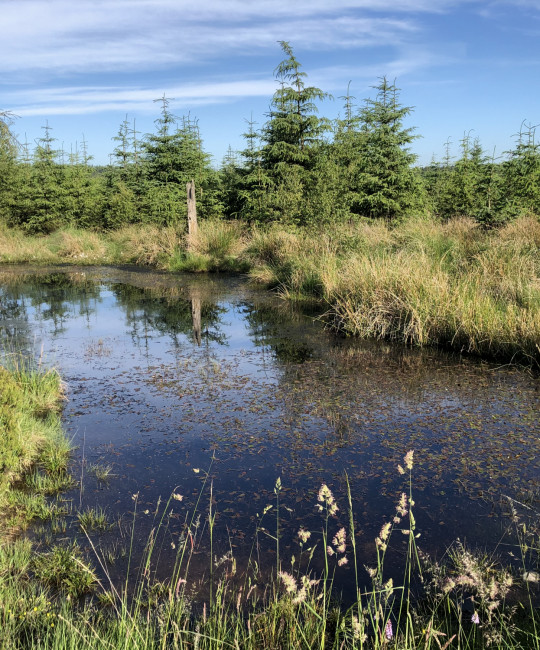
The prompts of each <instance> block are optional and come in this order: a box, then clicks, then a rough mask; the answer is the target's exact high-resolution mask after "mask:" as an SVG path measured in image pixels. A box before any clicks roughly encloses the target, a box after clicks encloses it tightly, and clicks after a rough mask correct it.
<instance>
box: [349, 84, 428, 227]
mask: <svg viewBox="0 0 540 650" xmlns="http://www.w3.org/2000/svg"><path fill="white" fill-rule="evenodd" d="M375 89H376V90H377V96H376V98H375V99H367V100H365V103H364V107H363V108H362V109H361V111H360V115H359V118H360V123H361V130H360V134H359V135H358V138H357V140H356V143H355V144H356V147H357V159H358V163H357V164H358V168H357V170H356V176H357V183H358V185H357V191H358V198H357V202H356V205H355V206H354V207H353V209H354V211H355V212H358V213H359V214H362V215H364V216H368V217H375V218H385V219H395V218H396V217H402V216H404V215H405V214H407V212H408V211H410V210H411V209H414V208H418V207H420V206H419V199H418V197H419V195H420V194H421V191H420V183H419V181H418V177H417V176H416V175H415V174H414V172H413V170H412V167H411V166H412V164H413V163H414V162H415V160H416V156H415V155H414V154H413V153H411V152H410V150H409V148H408V145H410V144H411V143H412V142H413V140H414V139H415V138H416V137H417V136H415V135H413V129H411V128H405V127H404V126H403V120H404V118H405V117H407V116H408V115H409V114H410V112H411V111H412V109H411V108H410V107H405V106H402V105H400V104H399V102H398V100H399V89H398V88H397V87H396V85H395V84H394V83H392V84H391V83H389V82H388V80H387V79H386V77H383V78H382V79H381V81H380V83H379V84H378V85H377V86H375Z"/></svg>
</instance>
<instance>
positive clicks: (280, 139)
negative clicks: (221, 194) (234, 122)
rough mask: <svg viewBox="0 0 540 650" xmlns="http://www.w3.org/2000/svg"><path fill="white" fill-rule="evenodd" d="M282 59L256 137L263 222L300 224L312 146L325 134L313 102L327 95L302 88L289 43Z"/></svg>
mask: <svg viewBox="0 0 540 650" xmlns="http://www.w3.org/2000/svg"><path fill="white" fill-rule="evenodd" d="M280 45H281V49H282V50H283V52H284V54H285V55H286V58H285V59H284V60H283V61H282V62H281V63H280V64H279V65H278V66H277V68H276V69H275V71H274V73H275V76H276V79H277V81H278V82H279V84H280V88H278V90H277V91H276V92H275V93H274V96H273V98H272V103H271V108H270V112H269V114H268V117H269V120H268V121H267V122H266V124H265V125H264V127H263V129H262V132H261V140H262V147H261V166H262V168H263V169H264V170H265V171H266V172H267V177H268V180H269V182H268V183H263V186H264V187H265V189H266V191H267V201H266V206H265V208H266V209H265V213H266V214H265V216H268V217H269V218H271V219H279V220H284V221H289V222H292V223H303V222H304V221H305V216H306V215H305V212H304V207H305V201H304V199H305V193H306V186H307V184H308V183H309V174H310V171H311V170H312V169H313V166H314V164H315V153H316V151H317V146H316V145H317V144H318V143H319V142H320V141H321V139H322V137H323V135H324V133H325V132H326V131H328V130H329V128H330V124H329V122H328V120H326V119H321V118H319V117H318V116H317V106H316V101H318V100H319V101H320V100H323V99H325V98H326V97H328V94H327V93H325V92H323V91H322V90H320V89H319V88H315V87H314V86H306V84H305V78H306V76H307V75H306V73H305V72H303V71H302V70H301V67H302V66H301V64H300V63H299V62H298V60H297V59H296V57H295V56H294V53H293V50H292V48H291V46H290V45H289V43H287V42H285V41H280Z"/></svg>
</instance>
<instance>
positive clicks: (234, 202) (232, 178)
mask: <svg viewBox="0 0 540 650" xmlns="http://www.w3.org/2000/svg"><path fill="white" fill-rule="evenodd" d="M219 173H220V192H219V198H220V201H221V203H222V205H223V212H224V214H225V215H226V216H227V217H230V218H234V219H238V218H240V215H241V212H242V207H243V201H242V197H241V195H240V193H241V190H242V181H243V169H242V167H241V165H240V162H239V159H238V155H237V153H236V152H235V151H233V150H232V149H231V146H230V145H229V148H228V149H227V153H226V154H225V156H224V158H223V162H222V163H221V169H220V172H219Z"/></svg>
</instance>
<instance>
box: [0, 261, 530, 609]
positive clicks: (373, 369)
mask: <svg viewBox="0 0 540 650" xmlns="http://www.w3.org/2000/svg"><path fill="white" fill-rule="evenodd" d="M0 340H2V341H3V345H4V347H5V348H6V349H25V350H27V351H29V352H30V353H31V354H33V355H34V356H35V357H36V358H41V359H44V360H45V363H46V364H47V365H54V366H56V367H57V368H58V369H59V371H60V373H61V375H62V377H63V379H64V380H65V382H66V384H67V397H68V399H67V402H66V404H65V407H64V412H63V419H64V423H65V429H66V431H67V435H68V436H69V437H70V438H72V439H73V444H74V445H75V450H74V453H73V462H72V468H71V469H72V472H73V474H74V476H75V477H76V478H77V480H78V485H77V487H76V488H75V489H74V490H73V491H71V492H69V493H67V494H64V495H62V498H63V499H67V500H68V501H69V503H70V504H71V508H72V510H71V514H70V515H69V516H68V517H67V524H65V525H64V526H63V527H62V528H61V529H60V530H58V529H56V530H54V531H53V532H51V531H49V532H48V533H47V535H46V536H45V540H46V541H42V542H41V543H42V544H45V543H51V542H52V541H55V540H58V539H60V540H62V539H71V538H73V537H78V539H79V542H80V543H81V544H82V545H83V546H84V547H85V548H86V550H87V552H88V554H89V555H90V556H92V555H93V554H95V553H101V554H102V556H103V558H105V556H107V557H110V558H111V561H110V565H111V566H110V567H109V569H108V571H110V573H111V574H112V575H118V576H121V575H122V574H123V573H125V571H126V570H128V564H127V563H128V562H129V560H128V557H127V556H128V555H129V554H128V553H127V552H126V548H127V547H131V563H130V565H129V566H130V568H129V570H130V571H134V570H136V569H135V567H136V565H137V561H136V560H137V559H140V557H141V554H142V552H143V549H144V547H145V544H146V542H147V541H148V539H149V536H151V535H154V534H156V532H155V531H156V530H157V529H159V534H160V535H161V538H160V552H159V561H157V560H156V564H155V566H153V570H155V571H156V575H157V576H158V577H166V576H167V574H168V572H170V570H171V566H172V564H173V563H174V559H175V548H176V546H177V543H178V542H179V540H181V539H182V537H181V536H182V534H185V530H186V522H198V528H197V529H196V535H195V537H196V540H194V544H193V547H194V548H193V550H194V555H193V559H192V570H193V572H194V573H193V575H195V576H197V577H198V578H202V576H203V575H204V574H205V573H207V572H208V570H209V569H208V567H209V564H210V560H209V558H210V547H209V544H210V539H209V538H210V535H209V527H208V513H209V508H211V513H212V515H215V527H214V529H213V539H212V545H213V547H212V554H213V555H214V563H215V564H217V563H219V558H225V559H226V561H225V564H226V563H227V562H228V563H229V565H230V564H231V561H230V558H231V556H234V558H235V560H234V561H235V564H236V569H237V571H238V574H240V573H241V572H242V570H244V569H246V568H247V567H248V565H249V566H251V567H254V566H256V568H257V571H258V575H264V574H265V571H267V570H270V569H271V568H272V567H275V565H276V559H277V558H276V553H277V548H276V541H275V539H274V538H275V537H276V524H277V521H278V519H279V540H280V546H279V554H280V559H281V562H282V565H283V566H284V567H285V568H286V567H290V561H291V558H292V557H293V556H294V557H295V560H296V562H299V561H301V558H300V547H299V539H298V536H297V531H298V530H299V528H300V527H304V528H305V529H306V530H309V531H311V532H312V533H313V534H312V537H311V539H310V540H309V543H306V545H305V547H304V548H306V547H308V546H313V544H315V543H318V545H319V547H320V545H321V531H322V529H323V526H324V517H323V516H322V515H321V513H320V512H319V511H318V509H317V507H316V505H317V503H318V502H317V494H318V491H319V488H320V487H321V485H322V484H326V485H328V487H329V488H330V490H331V491H332V492H333V494H334V496H335V498H336V500H337V503H338V506H339V508H340V509H339V511H338V512H337V514H336V515H335V516H333V517H331V518H330V520H329V523H328V532H329V534H330V535H334V533H335V532H336V531H337V530H338V529H339V528H340V527H341V526H345V527H348V523H349V515H348V497H347V483H348V484H349V486H350V494H351V500H352V504H353V511H354V518H355V527H356V536H355V538H356V546H357V554H358V559H359V566H360V567H362V565H363V564H370V563H372V562H373V561H374V556H375V543H374V540H375V538H376V537H377V535H378V534H379V530H380V528H381V526H382V524H383V523H385V522H387V521H391V520H392V518H393V516H394V515H395V510H396V504H397V502H398V500H399V496H400V494H401V492H402V491H404V490H405V491H408V476H407V475H405V476H402V475H401V474H400V473H399V472H398V471H397V465H398V464H402V465H403V457H404V455H405V454H406V452H408V451H409V450H414V467H413V470H412V490H413V495H414V499H415V514H416V520H417V531H418V533H419V534H420V537H419V538H418V540H417V541H418V544H419V546H420V547H421V548H422V549H423V550H424V551H426V552H428V553H430V554H432V555H433V556H441V555H442V554H443V553H444V552H445V550H446V549H447V548H448V546H449V545H450V544H451V543H452V542H453V541H454V540H456V538H460V539H461V541H462V542H464V543H466V544H468V545H470V546H473V547H481V548H482V549H485V550H486V551H488V552H497V553H498V554H499V555H500V556H503V559H504V558H509V557H511V553H512V552H513V551H515V548H514V545H513V544H514V542H513V540H512V537H511V534H510V533H509V530H510V529H511V522H510V519H509V518H508V517H507V511H508V504H507V498H508V497H510V498H512V499H516V500H517V501H519V502H520V503H523V504H524V505H525V506H526V505H533V506H534V507H537V506H538V495H539V492H540V472H539V459H540V439H539V433H540V425H539V406H540V378H539V377H538V375H535V374H533V373H531V372H529V371H527V370H524V369H519V368H515V367H510V366H504V367H501V366H497V365H495V364H488V363H482V362H480V361H478V360H475V359H471V358H460V357H458V356H451V355H449V354H446V353H443V352H438V351H433V350H418V349H408V348H406V347H404V346H400V345H389V344H386V343H375V342H362V341H357V340H351V339H346V338H343V337H340V336H338V335H336V334H334V333H332V332H331V331H329V330H328V329H326V328H325V327H324V324H323V322H322V321H321V319H320V318H317V314H314V313H309V312H306V311H302V310H300V309H299V308H297V307H295V306H293V305H291V304H290V303H288V302H286V301H284V300H281V299H280V298H279V297H277V296H274V295H272V294H270V293H268V292H264V291H262V290H259V289H256V288H253V287H251V286H249V284H248V283H247V282H246V281H245V280H244V279H243V278H240V277H220V276H210V277H209V276H206V277H198V276H186V275H180V274H176V275H175V274H162V273H155V272H148V271H142V270H140V269H120V268H85V269H84V270H81V269H77V270H74V269H72V268H42V269H30V268H29V267H3V268H2V269H1V271H0ZM107 466H109V468H110V476H109V477H107V478H104V477H103V476H99V471H98V470H97V469H96V468H100V467H107ZM278 478H279V479H280V481H281V486H282V487H281V490H280V492H279V504H280V505H279V517H277V514H278V513H277V510H276V496H277V495H276V489H275V488H276V481H277V480H278ZM171 494H175V495H177V497H176V498H174V499H172V500H171V499H170V497H171ZM180 497H181V500H180ZM158 504H160V505H159V506H158ZM94 506H99V507H101V508H103V509H105V510H106V512H107V513H108V515H109V517H110V519H111V521H115V522H117V523H116V524H115V526H114V527H113V528H112V529H111V530H109V531H107V532H104V533H101V534H100V533H99V532H92V533H89V534H88V537H86V536H84V535H83V534H82V532H81V531H80V529H79V527H78V526H77V525H76V518H75V515H76V512H77V511H81V510H84V509H86V508H89V507H94ZM269 506H272V508H271V509H269V508H268V507H269ZM156 509H158V510H157V515H156V514H155V513H156ZM164 512H166V517H165V518H164V519H161V517H162V514H163V513H164ZM134 519H135V524H134V525H133V520H134ZM160 522H161V526H160ZM132 525H133V528H132ZM397 527H398V528H399V526H397ZM152 530H154V533H152V532H151V531H152ZM192 530H194V528H193V529H192ZM39 532H40V534H41V535H43V532H44V531H43V530H40V531H39ZM35 534H37V533H35ZM195 541H196V544H195ZM406 542H407V537H406V536H402V535H394V537H393V541H392V549H391V550H393V552H394V553H393V557H394V560H392V561H391V562H392V563H393V566H394V569H392V566H390V571H392V570H395V571H396V572H397V573H399V564H400V560H401V558H402V555H403V553H402V551H403V550H404V546H405V544H406ZM348 548H349V550H348V557H349V558H350V557H351V556H350V544H349V547H348ZM111 549H112V551H111ZM113 555H114V557H113ZM389 555H390V553H389ZM317 557H319V559H317ZM299 558H300V559H299ZM306 561H307V560H306ZM320 561H321V560H320V554H319V555H317V554H315V555H314V557H313V559H312V560H311V567H312V568H313V569H314V570H317V568H320ZM255 563H256V564H255ZM335 575H336V584H338V585H339V586H340V588H341V589H343V593H344V594H345V595H346V594H347V593H348V592H349V591H350V589H351V588H352V586H353V585H354V569H353V567H352V563H351V562H349V563H348V564H347V565H344V566H340V567H336V574H335ZM365 578H366V579H367V573H366V575H365ZM344 597H346V596H344Z"/></svg>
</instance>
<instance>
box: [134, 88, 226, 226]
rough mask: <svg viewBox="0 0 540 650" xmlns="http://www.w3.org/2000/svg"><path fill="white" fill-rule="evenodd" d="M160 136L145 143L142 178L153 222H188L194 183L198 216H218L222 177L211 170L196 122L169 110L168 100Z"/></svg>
mask: <svg viewBox="0 0 540 650" xmlns="http://www.w3.org/2000/svg"><path fill="white" fill-rule="evenodd" d="M159 101H161V103H162V107H161V116H160V117H159V118H158V119H157V120H156V126H157V132H156V133H155V134H149V135H147V136H146V139H145V140H144V142H143V162H144V167H143V174H144V179H145V183H146V193H145V196H144V208H143V209H144V211H145V213H146V215H147V218H148V219H149V220H150V221H153V222H157V223H162V224H166V225H175V224H178V223H186V222H187V204H186V184H187V183H188V182H189V181H191V180H194V181H195V191H196V198H197V211H198V214H199V216H201V217H203V218H204V217H208V216H217V215H219V214H220V213H221V211H222V208H221V205H220V203H219V200H218V190H219V176H218V174H217V172H215V171H214V170H212V169H211V167H210V157H209V155H208V154H207V153H205V152H204V151H203V148H202V140H201V137H200V134H199V128H198V125H197V123H196V122H194V121H192V120H191V119H190V118H189V117H184V118H182V122H181V124H180V125H178V121H177V118H176V117H175V116H174V115H173V114H172V113H171V112H170V110H169V103H170V102H169V100H168V99H167V98H166V97H165V96H163V97H162V99H161V100H159Z"/></svg>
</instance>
